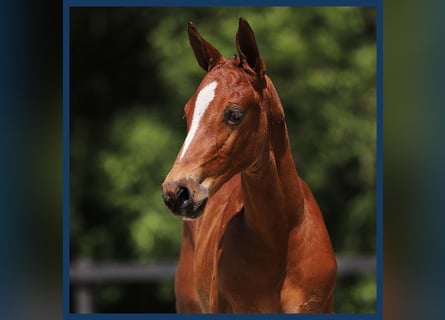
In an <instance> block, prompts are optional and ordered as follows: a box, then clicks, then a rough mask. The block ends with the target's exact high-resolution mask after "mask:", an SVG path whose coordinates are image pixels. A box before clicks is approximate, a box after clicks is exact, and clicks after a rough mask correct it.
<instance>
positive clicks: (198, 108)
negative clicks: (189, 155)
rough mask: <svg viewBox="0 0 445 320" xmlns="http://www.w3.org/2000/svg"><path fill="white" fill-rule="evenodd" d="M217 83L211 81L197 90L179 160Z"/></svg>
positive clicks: (191, 138)
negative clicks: (188, 128)
mask: <svg viewBox="0 0 445 320" xmlns="http://www.w3.org/2000/svg"><path fill="white" fill-rule="evenodd" d="M217 85H218V83H217V82H216V81H213V82H210V83H209V84H208V85H206V86H205V87H204V88H202V89H201V91H199V93H198V97H196V102H195V110H194V111H193V118H192V125H191V126H190V130H189V132H188V134H187V137H186V138H185V141H184V146H183V147H182V152H181V157H179V160H181V159H182V157H184V155H185V152H186V151H187V149H188V147H189V145H190V143H191V142H192V140H193V138H194V136H195V134H196V131H197V130H198V127H199V123H200V122H201V118H202V116H203V115H204V113H205V111H206V110H207V108H208V106H209V105H210V102H212V100H213V99H214V98H215V89H216V86H217Z"/></svg>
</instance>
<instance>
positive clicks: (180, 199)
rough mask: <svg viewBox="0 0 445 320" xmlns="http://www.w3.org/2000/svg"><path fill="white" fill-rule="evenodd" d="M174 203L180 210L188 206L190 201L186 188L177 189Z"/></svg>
mask: <svg viewBox="0 0 445 320" xmlns="http://www.w3.org/2000/svg"><path fill="white" fill-rule="evenodd" d="M176 202H177V204H178V205H179V208H181V209H183V208H185V207H187V206H188V205H190V203H191V202H192V200H191V199H190V192H189V190H188V189H187V188H186V187H179V189H178V191H177V192H176Z"/></svg>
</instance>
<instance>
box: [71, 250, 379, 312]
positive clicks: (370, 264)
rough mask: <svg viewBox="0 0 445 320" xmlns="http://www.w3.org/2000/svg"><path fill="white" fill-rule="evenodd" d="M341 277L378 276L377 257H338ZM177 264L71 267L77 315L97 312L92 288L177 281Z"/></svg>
mask: <svg viewBox="0 0 445 320" xmlns="http://www.w3.org/2000/svg"><path fill="white" fill-rule="evenodd" d="M337 264H338V277H344V276H349V275H360V274H369V273H375V270H376V259H375V257H374V256H359V257H338V258H337ZM175 272H176V263H175V262H168V263H156V264H132V263H128V264H94V263H92V262H90V261H88V260H79V261H76V262H74V263H72V265H71V267H70V284H71V287H72V293H73V299H74V301H73V302H74V310H71V312H75V313H92V312H94V306H93V294H92V290H91V286H92V285H95V284H104V283H106V284H109V283H132V282H146V281H153V280H166V279H167V280H168V279H173V278H174V276H175Z"/></svg>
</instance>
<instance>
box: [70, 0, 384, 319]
mask: <svg viewBox="0 0 445 320" xmlns="http://www.w3.org/2000/svg"><path fill="white" fill-rule="evenodd" d="M240 16H243V17H245V18H246V19H247V20H248V21H249V23H250V24H251V26H252V28H253V29H254V31H255V33H256V38H257V42H258V45H259V50H260V53H261V55H262V57H263V59H264V61H265V63H266V68H267V72H268V74H269V76H270V77H271V78H272V80H273V81H274V84H275V86H276V87H277V89H278V92H279V94H280V97H281V99H282V102H283V105H284V108H285V112H286V121H287V125H288V128H289V135H290V139H291V144H292V150H293V152H294V158H295V161H296V164H297V168H298V170H299V172H300V175H301V176H302V177H303V178H304V179H305V180H306V181H307V182H308V184H309V186H311V188H312V190H313V192H314V194H315V197H316V199H318V202H319V205H320V207H321V210H322V212H323V213H324V216H325V219H326V223H327V226H328V229H329V232H330V235H331V238H332V241H333V246H334V248H335V251H336V253H337V255H339V256H343V257H354V256H363V255H368V256H369V255H371V256H373V255H375V252H376V251H375V248H376V205H375V203H376V196H375V189H376V183H375V182H376V54H377V52H376V15H375V9H373V8H289V7H281V8H279V7H266V8H242V7H240V8H199V7H198V8H72V9H71V15H70V36H71V38H70V139H71V144H70V148H71V153H70V187H71V192H70V195H71V202H70V210H71V211H70V213H71V220H70V222H71V229H70V232H71V233H70V239H71V247H70V248H71V251H70V258H71V262H72V263H75V262H76V261H77V260H79V259H88V260H89V261H90V262H93V263H113V262H116V261H117V262H138V263H156V262H163V261H176V259H177V257H178V255H179V244H180V235H181V223H180V221H179V220H178V219H175V218H174V217H173V216H172V215H171V214H169V211H168V210H167V209H166V208H165V206H164V204H163V201H162V198H161V194H160V191H159V190H160V185H161V183H162V181H163V179H164V177H165V176H166V175H167V173H168V171H169V169H170V167H171V165H172V163H173V161H174V159H175V158H176V154H177V152H178V151H179V149H180V147H181V144H182V142H183V140H184V137H185V123H184V121H183V120H182V116H183V106H184V103H185V102H186V101H187V100H188V99H189V97H190V96H191V95H192V93H193V92H194V90H195V88H196V87H197V86H198V84H199V82H200V80H201V79H202V77H203V75H204V72H203V71H202V70H201V69H200V67H199V66H198V64H197V62H196V60H195V58H194V56H193V54H192V50H191V48H190V46H189V44H188V39H187V22H188V21H189V20H192V21H194V22H195V24H196V25H197V27H198V28H199V29H200V30H201V32H202V34H203V36H204V37H205V38H207V39H208V40H209V41H210V42H211V43H213V44H214V45H215V46H216V47H217V48H218V49H219V50H220V51H221V52H222V53H223V54H224V55H225V56H226V57H230V56H232V55H233V54H234V53H235V46H234V39H235V33H236V30H237V27H238V17H240ZM72 296H73V295H72ZM94 297H95V311H96V312H174V305H173V302H174V300H173V298H174V293H173V284H172V281H169V282H161V283H152V284H150V283H149V284H146V283H141V284H139V285H110V284H103V285H101V286H96V287H95V291H94ZM335 310H336V312H340V313H345V312H354V313H357V312H361V313H364V312H375V310H376V276H375V274H373V273H371V274H368V273H365V274H363V275H350V276H348V277H342V278H339V280H338V284H337V288H336V294H335ZM72 311H74V309H72Z"/></svg>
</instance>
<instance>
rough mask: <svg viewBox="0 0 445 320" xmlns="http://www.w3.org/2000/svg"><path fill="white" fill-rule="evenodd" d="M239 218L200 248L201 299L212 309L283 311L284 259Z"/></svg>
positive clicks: (197, 260) (198, 252)
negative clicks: (246, 230) (249, 232)
mask: <svg viewBox="0 0 445 320" xmlns="http://www.w3.org/2000/svg"><path fill="white" fill-rule="evenodd" d="M236 222H237V218H235V219H232V221H231V222H230V223H229V224H228V226H227V228H226V229H225V231H224V232H223V233H222V234H220V235H218V236H216V237H212V236H208V238H207V241H206V242H201V243H204V244H203V245H201V247H200V248H197V251H196V256H195V257H196V260H195V272H196V274H197V275H198V278H199V282H197V283H196V285H197V291H198V295H199V296H200V299H201V302H202V304H203V306H204V307H205V309H207V310H208V311H209V312H279V311H280V310H279V299H280V290H281V286H282V282H283V279H284V269H285V268H284V267H283V263H282V262H280V261H278V260H277V257H276V255H275V253H274V252H271V251H270V250H267V249H265V247H264V246H262V244H261V241H258V239H256V238H255V237H249V234H248V233H246V232H245V230H243V228H242V227H240V225H238V224H237V223H236Z"/></svg>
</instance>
